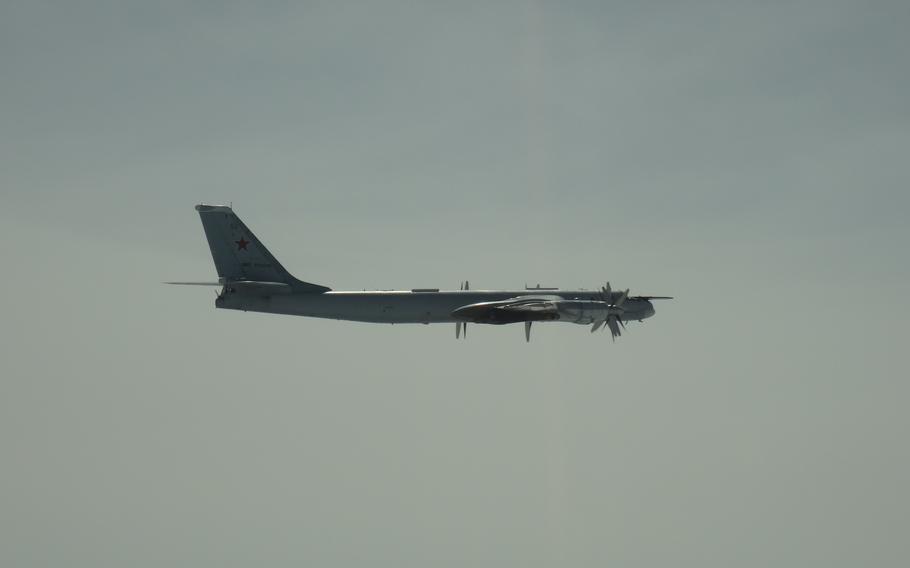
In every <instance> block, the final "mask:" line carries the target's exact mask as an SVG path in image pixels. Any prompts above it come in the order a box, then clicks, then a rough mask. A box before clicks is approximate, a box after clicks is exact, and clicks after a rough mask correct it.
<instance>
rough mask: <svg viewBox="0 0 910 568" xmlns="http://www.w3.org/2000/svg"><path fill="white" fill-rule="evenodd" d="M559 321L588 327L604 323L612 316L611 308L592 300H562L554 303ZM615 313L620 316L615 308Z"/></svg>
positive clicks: (604, 303)
mask: <svg viewBox="0 0 910 568" xmlns="http://www.w3.org/2000/svg"><path fill="white" fill-rule="evenodd" d="M553 304H554V305H555V307H556V313H558V314H559V321H567V322H570V323H577V324H580V325H588V324H591V323H594V322H595V321H603V320H605V319H607V316H608V315H610V307H609V305H608V304H607V303H606V302H597V301H590V300H562V301H559V302H553ZM613 313H614V314H616V315H618V313H617V310H616V309H615V308H614V310H613Z"/></svg>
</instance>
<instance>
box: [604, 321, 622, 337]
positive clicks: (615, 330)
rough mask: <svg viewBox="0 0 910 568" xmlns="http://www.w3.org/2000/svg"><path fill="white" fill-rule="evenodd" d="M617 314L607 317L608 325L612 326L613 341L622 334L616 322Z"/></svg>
mask: <svg viewBox="0 0 910 568" xmlns="http://www.w3.org/2000/svg"><path fill="white" fill-rule="evenodd" d="M616 321H617V318H616V316H610V317H609V318H607V327H609V328H610V333H611V334H612V335H613V341H614V342H615V341H616V338H617V337H618V336H620V335H622V332H621V331H620V330H619V326H618V325H617V324H616Z"/></svg>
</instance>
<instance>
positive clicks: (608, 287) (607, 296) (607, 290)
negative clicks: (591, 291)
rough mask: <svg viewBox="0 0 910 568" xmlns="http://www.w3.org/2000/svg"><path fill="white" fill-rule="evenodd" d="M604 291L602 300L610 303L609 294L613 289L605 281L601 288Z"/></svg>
mask: <svg viewBox="0 0 910 568" xmlns="http://www.w3.org/2000/svg"><path fill="white" fill-rule="evenodd" d="M602 290H603V292H604V302H606V303H608V304H609V303H610V296H611V295H612V294H613V290H612V289H611V288H610V283H609V282H607V286H606V288H602Z"/></svg>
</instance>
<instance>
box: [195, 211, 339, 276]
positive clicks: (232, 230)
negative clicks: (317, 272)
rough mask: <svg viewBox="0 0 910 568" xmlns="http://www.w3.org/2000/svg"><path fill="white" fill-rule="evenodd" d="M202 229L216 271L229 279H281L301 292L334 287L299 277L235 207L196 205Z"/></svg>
mask: <svg viewBox="0 0 910 568" xmlns="http://www.w3.org/2000/svg"><path fill="white" fill-rule="evenodd" d="M196 211H198V212H199V217H200V218H201V219H202V228H203V229H205V237H206V239H208V241H209V248H210V249H211V250H212V258H213V259H214V261H215V270H217V271H218V276H219V278H221V279H223V280H227V281H239V280H249V281H255V282H280V283H283V284H287V285H289V286H290V287H291V288H292V289H293V290H295V291H299V292H326V291H328V290H330V289H331V288H326V287H325V286H319V285H317V284H310V283H309V282H302V281H300V280H297V279H296V278H294V277H293V276H291V274H290V273H289V272H288V271H287V270H285V269H284V267H283V266H281V264H280V263H279V262H278V261H277V260H276V259H275V257H274V256H272V253H270V252H269V250H268V249H267V248H265V245H263V244H262V242H261V241H260V240H259V239H257V238H256V235H254V234H253V232H252V231H250V230H249V229H248V228H247V226H246V225H244V224H243V221H241V220H240V217H238V216H237V215H236V214H235V213H234V210H233V209H231V208H230V207H227V206H224V205H197V206H196Z"/></svg>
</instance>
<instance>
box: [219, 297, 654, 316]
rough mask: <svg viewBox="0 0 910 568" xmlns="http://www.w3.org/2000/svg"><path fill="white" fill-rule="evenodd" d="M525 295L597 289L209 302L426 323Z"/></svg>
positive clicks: (648, 312) (633, 312)
mask: <svg viewBox="0 0 910 568" xmlns="http://www.w3.org/2000/svg"><path fill="white" fill-rule="evenodd" d="M528 296H531V297H534V298H541V299H552V300H590V301H599V300H602V296H601V294H600V292H593V291H590V290H542V289H541V290H536V289H530V290H443V291H421V290H417V291H412V290H391V291H363V292H342V291H330V292H323V293H310V292H306V293H292V294H281V295H271V296H256V295H251V294H239V293H231V292H230V290H228V289H225V291H224V293H223V294H222V296H221V297H220V298H218V300H217V301H216V302H215V306H216V307H218V308H225V309H232V310H244V311H250V312H264V313H270V314H289V315H296V316H308V317H315V318H328V319H337V320H350V321H363V322H374V323H424V324H429V323H447V322H448V323H451V322H456V321H459V320H458V319H457V318H455V317H453V316H452V312H453V311H454V310H456V309H458V308H460V307H463V306H467V305H470V304H477V303H480V302H493V301H498V300H507V299H510V298H518V297H528ZM623 309H624V314H623V316H622V317H621V319H623V320H626V321H631V320H643V319H645V318H649V317H651V316H652V315H654V307H653V306H652V305H651V302H649V301H648V300H645V299H634V298H629V300H628V301H626V302H625V303H624V304H623ZM573 323H590V322H589V321H574V322H573Z"/></svg>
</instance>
